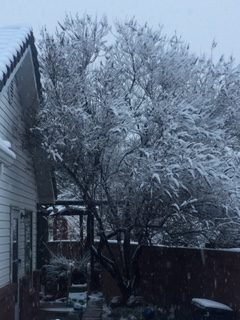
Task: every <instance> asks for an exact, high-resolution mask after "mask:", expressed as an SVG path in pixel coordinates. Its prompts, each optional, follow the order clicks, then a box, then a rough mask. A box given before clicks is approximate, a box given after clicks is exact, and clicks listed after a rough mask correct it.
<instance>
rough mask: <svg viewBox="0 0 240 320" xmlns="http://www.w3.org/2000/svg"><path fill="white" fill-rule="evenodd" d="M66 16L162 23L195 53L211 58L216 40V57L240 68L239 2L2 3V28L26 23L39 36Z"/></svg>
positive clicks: (113, 0) (112, 0) (66, 0)
mask: <svg viewBox="0 0 240 320" xmlns="http://www.w3.org/2000/svg"><path fill="white" fill-rule="evenodd" d="M66 12H72V13H76V12H78V13H79V14H80V15H81V14H83V13H89V14H93V15H95V14H97V15H98V16H101V15H103V14H105V15H107V17H108V20H109V21H110V22H112V21H114V20H115V19H125V18H126V17H132V16H135V17H136V18H137V19H138V21H139V22H146V21H147V22H148V23H149V24H150V25H152V26H157V25H158V24H162V25H164V31H165V32H166V33H167V34H169V35H170V34H173V33H174V32H175V31H176V32H177V34H178V35H181V36H182V38H183V39H184V40H185V41H186V42H188V43H189V44H190V48H191V49H192V50H193V51H194V52H196V53H198V54H199V53H206V54H208V55H209V54H210V48H211V43H212V40H213V39H215V40H216V42H217V43H218V45H217V48H216V49H215V51H214V55H215V57H218V56H220V55H221V54H224V55H225V56H229V55H231V54H232V55H233V56H234V57H235V58H236V61H237V62H238V63H240V36H239V34H240V0H12V1H11V0H0V26H3V25H16V24H17V25H18V24H27V25H31V26H32V27H33V29H34V32H35V34H36V35H38V33H39V30H40V28H41V26H42V25H46V26H47V27H48V28H50V29H51V30H54V26H55V25H56V23H57V21H61V20H62V19H63V17H64V15H65V13H66Z"/></svg>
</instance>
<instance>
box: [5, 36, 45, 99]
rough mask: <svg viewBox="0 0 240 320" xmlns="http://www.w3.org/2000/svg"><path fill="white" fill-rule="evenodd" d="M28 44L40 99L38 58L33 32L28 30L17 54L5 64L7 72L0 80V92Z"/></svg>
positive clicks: (40, 87)
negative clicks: (8, 63)
mask: <svg viewBox="0 0 240 320" xmlns="http://www.w3.org/2000/svg"><path fill="white" fill-rule="evenodd" d="M28 46H30V48H31V52H32V58H33V65H34V71H35V78H36V85H37V90H38V96H39V99H40V100H41V98H42V86H41V81H40V71H39V63H38V58H37V49H36V46H35V38H34V35H33V32H32V31H30V32H29V35H28V36H27V37H26V39H25V41H24V43H23V44H22V45H21V47H20V49H19V50H18V52H17V54H15V55H14V56H13V59H12V61H11V63H10V65H7V66H6V67H7V72H6V73H4V75H3V77H2V79H1V80H0V92H1V91H2V89H3V87H4V86H5V84H6V82H7V80H8V79H9V77H10V76H11V74H12V72H13V71H14V69H15V67H16V66H17V64H18V63H19V61H20V60H21V58H22V56H23V54H24V53H25V51H26V50H27V48H28Z"/></svg>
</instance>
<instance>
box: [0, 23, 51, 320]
mask: <svg viewBox="0 0 240 320" xmlns="http://www.w3.org/2000/svg"><path fill="white" fill-rule="evenodd" d="M40 98H41V85H40V75H39V70H38V62H37V52H36V48H35V45H34V38H33V34H32V32H31V30H30V29H28V28H22V27H12V28H0V319H4V320H8V319H9V320H16V319H24V320H28V319H27V316H26V314H27V313H26V309H27V305H26V299H28V298H27V297H22V296H21V293H22V292H23V290H22V288H21V283H24V285H25V288H26V287H27V288H29V294H30V293H31V292H30V291H31V289H32V272H33V271H34V270H35V268H36V241H37V235H36V230H37V228H36V214H37V204H38V203H44V202H48V203H49V202H51V201H53V188H52V183H51V176H50V171H49V170H48V166H47V165H46V160H45V159H44V157H43V155H42V154H41V152H39V150H38V148H36V147H35V150H33V148H32V142H31V139H30V138H29V137H30V134H29V132H30V131H29V129H30V128H31V127H32V125H33V124H34V118H35V117H34V115H35V113H36V110H37V108H38V107H39V101H40ZM23 279H24V281H22V280H23ZM26 283H27V286H26ZM25 291H26V290H25ZM24 299H25V300H24ZM24 301H25V302H24ZM23 305H24V307H23ZM23 314H25V316H23Z"/></svg>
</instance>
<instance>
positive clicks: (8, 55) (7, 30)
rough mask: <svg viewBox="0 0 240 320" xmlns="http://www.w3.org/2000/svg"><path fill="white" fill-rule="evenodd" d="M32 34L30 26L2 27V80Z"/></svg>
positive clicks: (0, 42) (0, 37)
mask: <svg viewBox="0 0 240 320" xmlns="http://www.w3.org/2000/svg"><path fill="white" fill-rule="evenodd" d="M30 35H31V29H30V28H29V27H17V26H16V27H3V28H2V27H1V28H0V80H2V79H3V77H4V74H7V72H8V68H10V67H11V65H12V63H13V62H14V60H15V59H16V57H17V56H18V54H19V53H20V52H21V50H22V48H23V46H24V43H25V42H26V40H27V39H28V38H29V36H30Z"/></svg>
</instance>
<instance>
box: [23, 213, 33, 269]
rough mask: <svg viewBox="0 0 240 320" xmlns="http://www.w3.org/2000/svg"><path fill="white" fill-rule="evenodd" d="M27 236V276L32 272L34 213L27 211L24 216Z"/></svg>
mask: <svg viewBox="0 0 240 320" xmlns="http://www.w3.org/2000/svg"><path fill="white" fill-rule="evenodd" d="M24 215H25V216H24V231H25V232H24V234H25V243H24V244H25V246H24V247H25V266H24V267H25V274H30V273H31V272H32V212H31V211H28V210H26V211H25V214H24Z"/></svg>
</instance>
